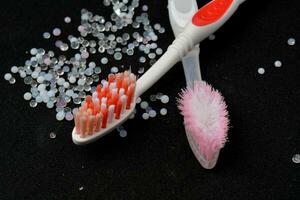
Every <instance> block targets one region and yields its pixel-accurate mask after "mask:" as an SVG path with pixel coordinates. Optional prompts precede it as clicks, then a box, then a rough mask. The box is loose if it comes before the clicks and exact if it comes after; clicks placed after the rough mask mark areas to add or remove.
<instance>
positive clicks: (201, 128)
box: [178, 81, 229, 160]
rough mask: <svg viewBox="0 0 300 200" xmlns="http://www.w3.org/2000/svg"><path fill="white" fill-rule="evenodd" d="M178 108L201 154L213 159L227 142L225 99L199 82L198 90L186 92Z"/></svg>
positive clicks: (207, 158) (207, 85)
mask: <svg viewBox="0 0 300 200" xmlns="http://www.w3.org/2000/svg"><path fill="white" fill-rule="evenodd" d="M178 107H179V109H180V110H181V113H182V115H183V116H184V123H185V125H186V129H187V130H188V132H189V133H190V134H191V137H192V138H193V140H194V143H196V145H195V146H196V147H195V148H197V152H200V153H201V155H202V156H203V157H204V158H205V159H206V160H211V159H213V157H214V155H215V153H216V152H218V151H219V150H220V149H221V148H223V146H224V145H225V142H226V139H227V131H228V124H229V120H228V112H227V110H226V108H227V106H226V103H225V101H224V98H223V97H222V95H221V94H220V93H219V92H218V91H216V90H214V89H213V88H212V87H211V86H210V85H209V84H207V83H206V82H204V81H196V82H195V83H194V88H187V89H185V90H183V91H182V93H181V94H180V99H179V106H178ZM196 157H197V156H196Z"/></svg>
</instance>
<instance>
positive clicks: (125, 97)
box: [121, 95, 127, 114]
mask: <svg viewBox="0 0 300 200" xmlns="http://www.w3.org/2000/svg"><path fill="white" fill-rule="evenodd" d="M126 101H127V96H126V95H122V96H121V102H122V109H121V113H122V114H123V113H124V112H125V110H126Z"/></svg>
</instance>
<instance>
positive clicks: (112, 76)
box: [108, 74, 115, 84]
mask: <svg viewBox="0 0 300 200" xmlns="http://www.w3.org/2000/svg"><path fill="white" fill-rule="evenodd" d="M113 81H115V75H114V74H109V75H108V84H111V83H112V82H113Z"/></svg>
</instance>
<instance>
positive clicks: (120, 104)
mask: <svg viewBox="0 0 300 200" xmlns="http://www.w3.org/2000/svg"><path fill="white" fill-rule="evenodd" d="M121 111H122V102H121V100H120V99H119V101H118V104H117V107H116V119H120V116H121Z"/></svg>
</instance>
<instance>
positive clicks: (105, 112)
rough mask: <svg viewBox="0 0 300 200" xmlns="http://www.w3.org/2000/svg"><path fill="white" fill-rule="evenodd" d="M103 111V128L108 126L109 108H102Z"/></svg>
mask: <svg viewBox="0 0 300 200" xmlns="http://www.w3.org/2000/svg"><path fill="white" fill-rule="evenodd" d="M101 113H102V115H103V118H102V125H101V128H106V124H107V117H108V113H107V108H104V109H101Z"/></svg>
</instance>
